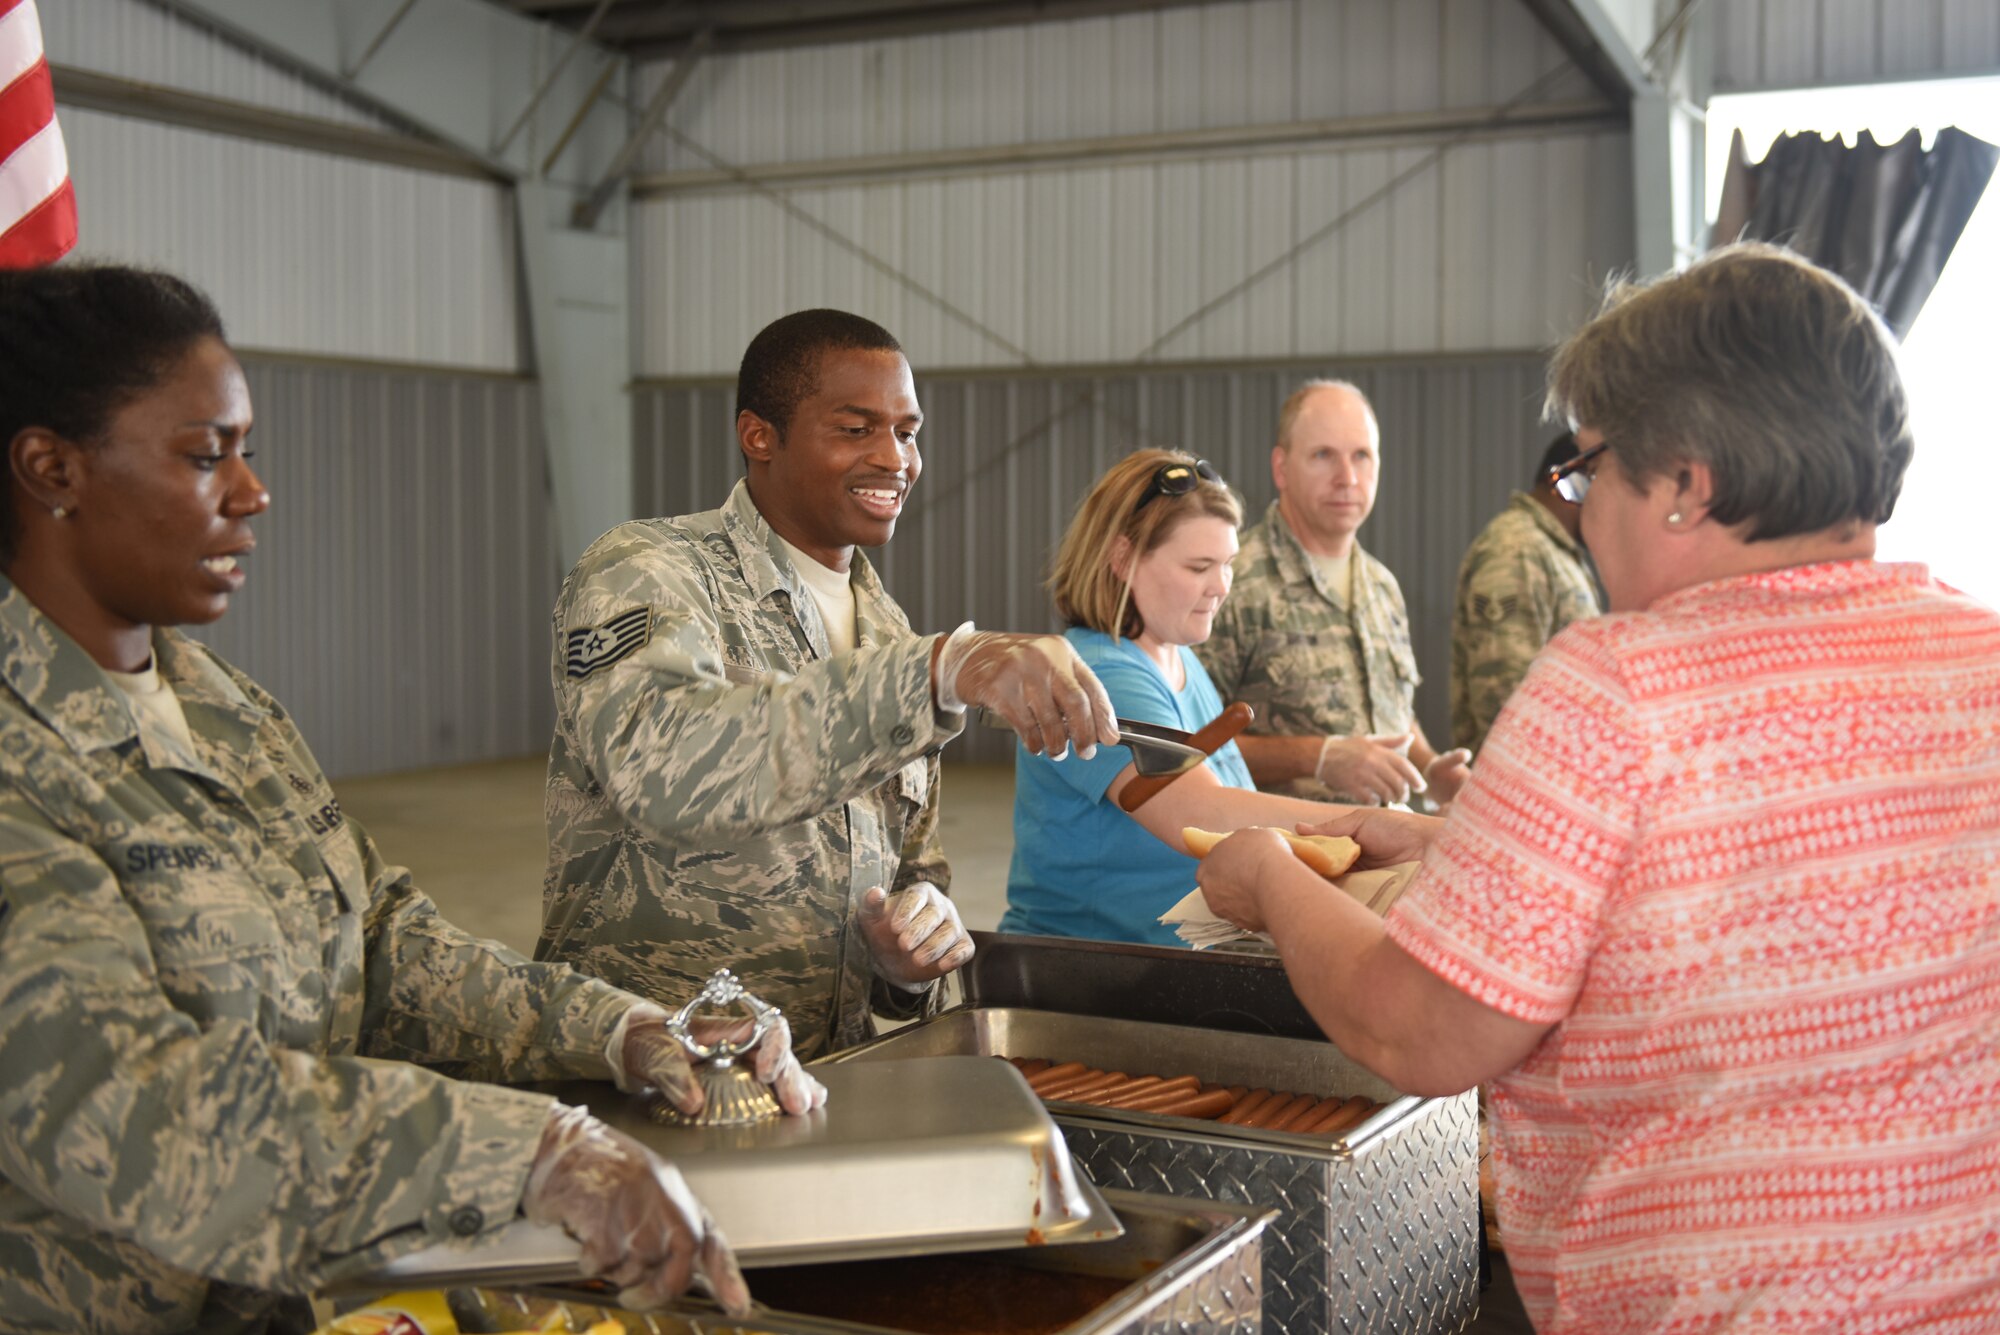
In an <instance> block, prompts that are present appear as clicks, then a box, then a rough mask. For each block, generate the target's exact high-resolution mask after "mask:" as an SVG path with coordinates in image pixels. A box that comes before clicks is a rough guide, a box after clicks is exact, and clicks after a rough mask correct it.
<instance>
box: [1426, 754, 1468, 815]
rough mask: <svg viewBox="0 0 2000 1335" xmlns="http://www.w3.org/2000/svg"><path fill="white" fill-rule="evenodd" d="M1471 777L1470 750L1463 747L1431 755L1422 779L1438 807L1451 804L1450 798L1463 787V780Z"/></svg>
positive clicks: (1455, 795) (1456, 794)
mask: <svg viewBox="0 0 2000 1335" xmlns="http://www.w3.org/2000/svg"><path fill="white" fill-rule="evenodd" d="M1470 777H1472V752H1470V751H1468V750H1466V749H1465V748H1464V747H1462V746H1461V747H1458V748H1456V749H1455V750H1451V751H1446V752H1444V753H1443V754H1442V755H1436V756H1432V757H1431V763H1430V764H1428V765H1426V766H1424V780H1425V782H1426V783H1428V784H1429V785H1430V794H1431V801H1433V802H1435V803H1437V804H1438V806H1440V807H1446V806H1449V805H1451V799H1453V798H1454V797H1457V796H1458V790H1459V789H1461V788H1463V787H1465V781H1466V780H1467V779H1468V778H1470Z"/></svg>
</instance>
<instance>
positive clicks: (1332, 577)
mask: <svg viewBox="0 0 2000 1335" xmlns="http://www.w3.org/2000/svg"><path fill="white" fill-rule="evenodd" d="M1380 463H1381V429H1380V428H1379V427H1378V426H1377V424H1376V421H1375V410H1374V409H1373V408H1372V407H1371V406H1370V405H1369V403H1368V399H1367V397H1366V396H1365V395H1363V394H1362V392H1361V391H1360V390H1359V389H1358V388H1356V387H1355V386H1353V385H1351V384H1349V383H1347V382H1346V381H1342V380H1313V381H1308V382H1307V383H1306V384H1304V385H1301V386H1300V387H1299V388H1298V389H1297V390H1295V391H1294V392H1293V393H1292V395H1291V396H1290V397H1289V398H1287V399H1286V400H1285V405H1284V408H1283V410H1282V411H1281V412H1280V413H1279V416H1278V441H1277V444H1276V445H1275V446H1273V447H1272V450H1271V475H1272V479H1273V481H1274V482H1275V484H1276V486H1277V489H1278V499H1277V500H1275V501H1273V502H1272V503H1271V506H1270V508H1269V509H1268V510H1266V511H1265V513H1264V518H1263V519H1262V520H1261V521H1260V522H1259V523H1257V524H1255V525H1253V526H1252V527H1251V528H1249V529H1248V530H1246V531H1245V532H1244V534H1243V548H1242V550H1241V551H1240V552H1238V553H1237V556H1236V562H1235V569H1236V584H1235V587H1234V588H1233V589H1231V590H1230V594H1229V597H1228V598H1227V599H1225V600H1224V601H1223V604H1222V610H1221V611H1220V612H1219V613H1217V615H1216V618H1215V630H1214V633H1213V634H1211V635H1210V636H1209V638H1208V640H1207V642H1206V643H1204V644H1201V645H1198V646H1196V648H1195V653H1196V654H1197V655H1198V656H1199V657H1200V658H1201V661H1202V663H1203V665H1204V666H1206V667H1207V668H1208V671H1209V675H1210V676H1211V677H1213V678H1214V679H1215V687H1216V690H1217V691H1218V692H1220V693H1221V696H1222V698H1223V699H1224V700H1241V701H1243V702H1244V703H1246V704H1248V705H1249V706H1250V707H1251V708H1252V709H1254V710H1255V711H1256V714H1257V717H1256V721H1255V722H1253V723H1252V724H1251V725H1250V730H1249V731H1248V732H1246V733H1244V734H1243V735H1242V736H1241V737H1239V738H1237V744H1238V745H1239V746H1240V747H1241V748H1242V750H1243V758H1244V760H1245V761H1246V762H1247V763H1248V764H1249V766H1250V774H1251V777H1252V778H1254V779H1255V780H1256V781H1257V786H1258V787H1259V788H1262V789H1264V790H1266V791H1267V792H1280V793H1286V794H1288V795H1290V796H1294V797H1305V798H1312V799H1315V800H1320V801H1327V800H1333V801H1344V802H1360V803H1374V804H1385V803H1386V804H1393V803H1399V802H1407V801H1408V800H1410V797H1411V795H1412V794H1414V793H1421V792H1424V791H1426V790H1427V789H1428V791H1429V793H1430V796H1431V798H1432V799H1433V800H1434V801H1436V802H1438V803H1440V804H1441V803H1445V802H1449V801H1450V800H1451V799H1452V797H1453V795H1455V794H1456V793H1457V791H1458V788H1459V785H1460V784H1462V783H1464V782H1465V763H1466V761H1467V760H1468V759H1469V758H1470V757H1469V756H1467V755H1466V754H1465V753H1464V752H1462V751H1447V752H1445V753H1444V754H1443V755H1439V754H1438V753H1437V752H1436V751H1434V750H1433V749H1432V747H1431V744H1430V741H1429V740H1428V739H1427V738H1426V737H1425V736H1424V730H1423V727H1422V725H1421V724H1419V723H1418V722H1417V712H1416V711H1417V685H1418V682H1419V680H1420V678H1419V677H1418V675H1417V659H1416V654H1415V652H1414V651H1413V650H1412V649H1411V647H1410V617H1409V612H1408V610H1407V609H1406V608H1405V607H1404V605H1403V591H1402V589H1401V587H1400V586H1398V585H1397V583H1396V577H1395V576H1394V575H1392V574H1390V573H1389V568H1388V567H1387V566H1385V565H1383V564H1382V563H1381V562H1380V561H1378V560H1376V559H1375V558H1374V557H1372V556H1370V555H1369V554H1368V553H1367V552H1365V551H1363V550H1362V549H1361V544H1360V542H1359V541H1358V540H1357V539H1356V537H1355V534H1356V532H1357V531H1358V530H1359V529H1360V527H1361V525H1362V524H1363V523H1364V522H1366V521H1367V519H1368V515H1369V513H1370V512H1371V511H1372V510H1373V509H1374V507H1375V484H1376V480H1377V471H1378V468H1379V466H1380Z"/></svg>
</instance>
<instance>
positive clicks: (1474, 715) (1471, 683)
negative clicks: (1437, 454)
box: [1451, 491, 1604, 751]
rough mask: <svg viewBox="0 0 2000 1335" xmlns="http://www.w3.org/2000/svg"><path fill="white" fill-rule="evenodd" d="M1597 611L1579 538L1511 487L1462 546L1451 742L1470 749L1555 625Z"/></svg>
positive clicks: (1455, 613) (1481, 737)
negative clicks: (1506, 497)
mask: <svg viewBox="0 0 2000 1335" xmlns="http://www.w3.org/2000/svg"><path fill="white" fill-rule="evenodd" d="M1603 610H1604V609H1603V608H1602V607H1601V606H1600V605H1599V604H1598V599H1597V585H1596V583H1595V581H1593V580H1592V579H1591V576H1590V567H1589V566H1588V565H1587V564H1586V563H1585V558H1584V552H1583V544H1582V543H1580V542H1578V541H1577V540H1576V539H1575V538H1573V537H1571V536H1570V534H1569V530H1568V529H1566V528H1564V527H1563V526H1562V524H1561V522H1560V521H1559V520H1557V519H1556V517H1555V516H1554V515H1552V514H1550V513H1549V512H1548V509H1547V507H1545V506H1544V505H1542V503H1541V502H1540V501H1537V500H1536V499H1535V498H1534V497H1532V496H1530V495H1528V494H1527V493H1525V492H1519V491H1517V492H1515V493H1514V496H1513V499H1512V500H1511V501H1509V502H1508V504H1507V508H1506V509H1505V510H1502V511H1501V512H1500V513H1499V514H1497V515H1495V516H1494V517H1493V521H1492V522H1491V523H1489V524H1488V525H1487V526H1486V527H1485V529H1484V530H1483V531H1481V533H1480V535H1479V536H1478V537H1476V538H1474V539H1473V540H1472V545H1471V546H1470V547H1468V548H1466V549H1465V559H1464V560H1462V561H1460V562H1459V566H1458V597H1457V600H1456V602H1455V603H1454V605H1453V608H1452V618H1451V740H1452V745H1454V746H1465V747H1470V748H1472V749H1473V750H1475V751H1476V750H1478V749H1479V747H1480V745H1481V743H1483V742H1484V741H1485V740H1486V733H1487V731H1488V730H1489V729H1491V728H1492V726H1493V720H1494V719H1495V718H1496V717H1498V716H1499V713H1500V706H1502V705H1504V704H1506V703H1507V697H1508V696H1510V695H1512V694H1513V693H1514V688H1515V687H1516V686H1518V685H1520V684H1521V678H1522V677H1524V676H1526V675H1527V672H1528V664H1530V663H1532V662H1534V660H1535V655H1536V654H1538V653H1540V652H1541V651H1542V646H1543V645H1545V644H1547V643H1548V642H1549V641H1550V640H1552V639H1554V638H1555V634H1556V632H1557V631H1559V630H1561V629H1562V628H1563V627H1564V626H1567V625H1568V624H1569V623H1570V622H1572V621H1576V620H1579V619H1581V618H1583V617H1594V616H1596V615H1597V614H1598V613H1599V612H1601V611H1603Z"/></svg>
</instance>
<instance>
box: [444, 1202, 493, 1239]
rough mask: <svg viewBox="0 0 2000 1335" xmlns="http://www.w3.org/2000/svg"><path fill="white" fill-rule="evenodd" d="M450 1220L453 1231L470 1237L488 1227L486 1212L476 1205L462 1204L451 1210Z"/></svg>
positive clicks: (462, 1236)
mask: <svg viewBox="0 0 2000 1335" xmlns="http://www.w3.org/2000/svg"><path fill="white" fill-rule="evenodd" d="M450 1222H451V1231H452V1232H454V1233H456V1234H458V1236H459V1237H461V1238H470V1237H473V1236H476V1235H477V1234H478V1232H479V1231H480V1230H481V1229H483V1228H485V1227H486V1212H485V1211H484V1210H481V1209H480V1208H479V1207H478V1206H476V1205H461V1206H459V1207H458V1208H457V1209H456V1210H453V1211H452V1212H451V1221H450Z"/></svg>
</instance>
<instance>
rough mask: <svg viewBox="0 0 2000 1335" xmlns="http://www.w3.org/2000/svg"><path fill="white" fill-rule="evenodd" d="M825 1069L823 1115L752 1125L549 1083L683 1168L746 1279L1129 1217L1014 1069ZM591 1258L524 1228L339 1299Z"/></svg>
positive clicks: (530, 1272) (973, 1062)
mask: <svg viewBox="0 0 2000 1335" xmlns="http://www.w3.org/2000/svg"><path fill="white" fill-rule="evenodd" d="M815 1074H816V1075H818V1076H819V1078H820V1080H821V1081H822V1082H823V1083H824V1084H825V1085H826V1088H827V1105H826V1107H825V1108H823V1109H821V1110H819V1111H817V1112H813V1113H809V1114H807V1115H806V1116H803V1117H780V1118H775V1119H772V1120H770V1121H766V1122H760V1123H757V1124H755V1125H750V1126H715V1127H693V1126H669V1125H665V1124H663V1123H662V1122H661V1121H659V1120H657V1119H656V1117H655V1115H654V1108H655V1105H654V1104H653V1103H651V1102H649V1101H648V1100H647V1099H646V1098H642V1097H638V1096H633V1095H626V1094H621V1093H620V1092H619V1091H618V1090H617V1089H615V1088H613V1087H612V1086H610V1085H608V1084H601V1083H595V1082H581V1081H579V1082H564V1083H559V1084H549V1085H543V1086H539V1088H542V1089H545V1090H547V1091H548V1092H549V1093H551V1094H554V1095H555V1096H556V1097H557V1098H560V1099H561V1100H562V1101H564V1102H566V1103H572V1104H577V1105H580V1106H583V1107H587V1108H589V1109H590V1111H591V1112H592V1113H593V1114H594V1115H596V1116H598V1117H600V1118H602V1119H603V1120H604V1121H606V1122H608V1123H609V1124H611V1125H612V1126H614V1127H616V1128H617V1129H618V1130H620V1131H623V1132H625V1133H626V1134H627V1135H630V1136H632V1137H633V1138H634V1139H636V1140H638V1141H640V1142H641V1143H642V1144H644V1145H646V1146H648V1147H649V1148H651V1149H653V1150H655V1151H657V1152H658V1153H659V1154H660V1155H661V1156H662V1157H664V1158H666V1159H667V1160H669V1161H670V1162H671V1163H673V1164H674V1165H675V1167H677V1168H678V1169H679V1170H680V1171H681V1174H682V1176H684V1177H685V1178H686V1179H687V1182H688V1185H689V1186H690V1187H691V1188H692V1189H693V1191H694V1193H695V1194H696V1195H697V1196H698V1197H700V1199H701V1201H702V1203H703V1204H704V1205H706V1206H707V1207H708V1209H709V1211H710V1213H711V1214H713V1215H714V1216H715V1220H716V1223H717V1224H718V1225H719V1226H720V1227H721V1229H722V1231H723V1233H724V1235H726V1236H727V1237H728V1238H729V1240H730V1244H731V1246H732V1247H734V1249H735V1251H736V1255H737V1259H738V1260H739V1261H740V1262H741V1263H742V1265H743V1267H744V1268H745V1269H746V1270H747V1269H752V1268H754V1267H757V1266H766V1265H781V1264H783V1265H798V1264H806V1263H818V1262H828V1261H844V1260H858V1259H865V1258H873V1257H883V1256H904V1255H913V1254H928V1253H935V1252H952V1251H972V1250H980V1249H985V1248H992V1247H998V1246H1018V1245H1022V1244H1024V1243H1032V1244H1037V1245H1061V1244H1068V1243H1075V1242H1089V1241H1099V1240H1103V1239H1106V1238H1113V1237H1116V1236H1117V1235H1118V1232H1119V1230H1120V1225H1119V1223H1118V1220H1117V1216H1116V1215H1114V1214H1113V1213H1112V1212H1111V1210H1110V1209H1109V1207H1107V1206H1106V1205H1105V1204H1104V1201H1103V1198H1102V1197H1101V1196H1099V1195H1098V1193H1097V1191H1096V1189H1095V1188H1094V1187H1093V1186H1092V1185H1091V1184H1090V1183H1089V1182H1088V1181H1087V1180H1084V1179H1082V1178H1081V1177H1080V1176H1079V1175H1077V1174H1074V1173H1072V1172H1071V1171H1070V1169H1069V1156H1068V1152H1067V1150H1066V1149H1065V1147H1064V1143H1063V1138H1062V1135H1061V1133H1060V1132H1059V1131H1058V1130H1057V1129H1056V1127H1055V1125H1054V1123H1053V1122H1052V1121H1051V1120H1050V1118H1049V1116H1048V1114H1047V1113H1046V1112H1045V1111H1044V1109H1043V1108H1042V1106H1041V1104H1040V1102H1039V1100H1037V1099H1036V1098H1035V1096H1034V1095H1033V1093H1032V1092H1030V1091H1029V1089H1028V1087H1027V1084H1026V1082H1024V1081H1023V1080H1022V1079H1021V1077H1020V1074H1019V1073H1018V1072H1016V1071H1014V1070H1013V1069H1012V1068H1010V1067H1007V1066H1005V1065H1003V1064H1002V1063H999V1062H992V1061H985V1060H982V1059H979V1058H976V1057H969V1056H968V1057H957V1058H953V1059H950V1060H948V1061H943V1062H939V1061H934V1060H926V1061H908V1062H890V1063H884V1064H883V1065H881V1066H873V1067H871V1066H867V1065H861V1064H857V1065H854V1066H846V1067H824V1068H818V1069H816V1070H815ZM654 1097H657V1096H654ZM1066 1200H1067V1205H1066V1204H1065V1201H1066ZM579 1255H580V1249H579V1248H578V1246H577V1243H576V1242H575V1240H573V1239H572V1238H570V1237H569V1236H568V1235H566V1234H565V1233H563V1232H562V1231H561V1230H560V1229H555V1228H544V1227H537V1226H535V1225H532V1224H529V1223H527V1222H526V1221H525V1220H518V1221H516V1222H514V1223H512V1224H510V1225H508V1226H507V1227H505V1228H503V1229H500V1230H498V1232H497V1233H496V1234H494V1235H490V1236H488V1237H486V1238H482V1239H477V1240H475V1241H474V1242H473V1243H470V1244H468V1243H459V1242H450V1243H441V1244H438V1245H435V1246H432V1247H428V1248H425V1249H424V1250H422V1251H418V1252H415V1253H412V1254H410V1255H407V1256H404V1257H402V1258H400V1259H398V1260H395V1261H392V1262H390V1263H389V1264H388V1265H386V1266H384V1267H381V1268H379V1269H376V1270H373V1271H370V1272H368V1273H365V1274H359V1275H354V1276H349V1277H346V1278H344V1279H343V1280H342V1281H341V1282H340V1283H338V1284H337V1285H334V1286H330V1288H329V1291H330V1292H355V1291H371V1292H381V1291H384V1290H388V1289H398V1288H443V1287H448V1286H451V1285H458V1284H467V1285H503V1286H512V1285H520V1284H545V1283H555V1282H561V1281H567V1280H575V1279H577V1278H579V1277H580V1275H579V1271H578V1259H579Z"/></svg>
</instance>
